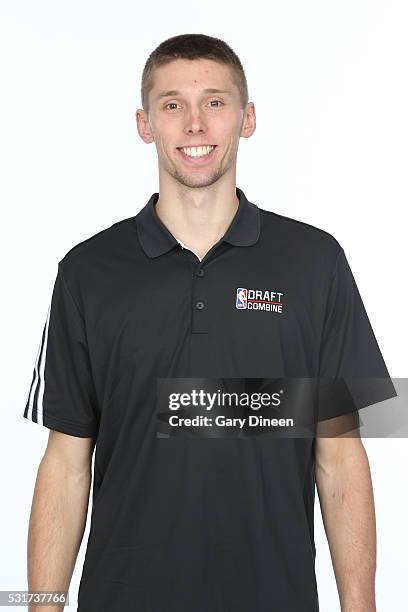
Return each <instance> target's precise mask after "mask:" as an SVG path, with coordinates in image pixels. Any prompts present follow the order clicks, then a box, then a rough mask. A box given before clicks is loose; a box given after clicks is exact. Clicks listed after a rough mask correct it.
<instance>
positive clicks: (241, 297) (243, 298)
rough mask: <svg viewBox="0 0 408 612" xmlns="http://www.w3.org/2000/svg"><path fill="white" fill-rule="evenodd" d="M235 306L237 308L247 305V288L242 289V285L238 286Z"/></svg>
mask: <svg viewBox="0 0 408 612" xmlns="http://www.w3.org/2000/svg"><path fill="white" fill-rule="evenodd" d="M235 306H236V308H239V309H242V308H246V307H247V289H244V288H243V287H238V289H237V298H236V300H235Z"/></svg>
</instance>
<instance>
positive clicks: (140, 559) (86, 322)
mask: <svg viewBox="0 0 408 612" xmlns="http://www.w3.org/2000/svg"><path fill="white" fill-rule="evenodd" d="M236 193H237V196H238V197H239V207H238V210H237V212H236V214H235V216H234V218H233V220H232V222H231V224H230V226H229V228H228V230H227V231H226V233H225V235H224V236H223V237H222V238H221V239H220V240H219V241H218V242H217V243H216V244H215V245H214V246H213V247H212V248H211V249H210V250H209V251H208V253H207V254H206V255H205V257H204V258H203V259H202V260H201V261H200V259H199V258H198V256H197V255H196V254H195V253H193V252H192V251H191V250H189V249H188V248H186V247H185V245H183V244H181V243H180V242H179V241H178V240H177V239H176V238H175V237H174V236H173V235H172V234H171V233H170V232H169V230H168V229H167V228H166V226H165V225H164V224H163V223H162V222H161V220H160V219H159V217H158V215H157V213H156V210H155V203H156V202H157V200H158V197H159V194H158V193H154V194H153V195H152V196H151V198H150V199H149V201H148V202H147V204H146V205H145V206H144V207H143V208H142V209H141V210H140V211H139V213H138V214H137V215H135V216H133V217H131V218H129V219H124V220H122V221H119V222H117V223H115V224H113V225H112V226H111V227H109V228H107V229H105V230H103V231H101V232H99V233H97V234H96V235H94V236H92V237H90V238H89V239H87V240H85V241H83V242H81V243H80V244H77V245H76V246H74V247H73V248H72V249H71V250H70V251H69V252H68V253H67V254H66V255H65V256H64V257H63V259H62V260H61V261H60V262H59V264H58V273H57V276H56V280H55V285H54V289H53V294H52V300H51V303H50V308H49V310H48V314H47V318H46V322H45V325H44V330H43V334H42V338H41V343H40V347H39V351H38V355H37V359H36V362H35V367H34V371H33V378H32V382H31V385H30V388H29V394H28V398H27V404H26V406H25V410H24V416H25V417H26V418H28V419H30V420H32V421H34V422H37V423H40V424H43V425H44V426H45V427H48V428H50V429H55V430H57V431H61V432H65V433H67V434H70V435H73V436H81V437H88V436H89V437H90V436H92V437H94V438H95V439H96V450H95V462H94V481H93V495H92V501H93V505H92V516H91V530H90V535H89V540H88V543H87V550H86V557H85V563H84V567H83V574H82V578H81V583H80V590H79V598H78V599H79V607H78V610H79V611H80V612H94V611H95V612H103V611H109V612H111V611H112V610H118V611H119V610H120V612H127V611H130V610H132V611H133V610H138V611H139V612H152V611H154V612H164V611H166V612H173V611H174V612H176V611H177V612H180V611H181V610H183V612H209V611H210V610H211V611H219V612H230V611H234V612H249V611H250V612H261V611H262V612H266V611H270V610H279V612H283V611H284V612H317V611H318V609H319V606H318V596H317V589H316V579H315V570H314V561H315V545H314V538H313V511H314V498H315V486H314V485H315V481H314V446H313V443H314V438H313V437H299V438H297V437H290V436H289V437H286V438H285V437H270V436H265V435H262V432H261V430H260V428H257V429H256V430H255V431H253V432H251V434H248V435H243V434H242V431H241V430H240V429H239V427H230V428H229V429H226V434H225V435H223V434H222V433H220V432H222V428H221V427H218V428H215V429H214V428H213V429H211V428H210V427H206V426H205V425H203V424H201V425H199V426H198V427H197V428H194V427H193V426H188V425H186V426H185V427H184V428H183V427H182V428H181V429H180V428H179V427H178V426H177V423H176V424H175V425H172V426H171V427H170V426H169V420H168V419H167V421H166V418H163V414H164V413H163V411H162V410H161V409H160V410H159V408H158V407H160V402H158V396H159V395H160V394H161V392H162V390H163V389H164V390H166V384H168V385H170V387H168V388H172V389H174V388H177V389H179V390H187V391H191V388H190V387H191V385H190V382H191V381H194V384H196V383H197V382H198V383H199V382H200V381H202V383H203V386H204V387H206V389H207V390H208V389H210V388H211V389H215V387H216V386H217V381H221V382H222V381H225V384H226V387H228V384H231V385H232V388H237V387H236V385H238V386H239V385H240V384H241V383H242V381H244V382H245V381H247V382H248V381H249V383H250V384H252V383H253V382H254V381H259V380H261V379H263V380H268V381H272V380H279V379H283V378H284V377H305V378H309V377H342V376H345V377H347V376H351V377H352V376H368V377H388V372H387V369H386V366H385V364H384V361H383V359H382V356H381V353H380V350H379V348H378V345H377V342H376V339H375V336H374V334H373V331H372V328H371V326H370V323H369V320H368V317H367V314H366V312H365V309H364V306H363V303H362V300H361V298H360V295H359V292H358V289H357V287H356V283H355V281H354V278H353V276H352V273H351V271H350V268H349V265H348V263H347V260H346V256H345V253H344V251H343V249H342V247H341V246H340V245H339V243H338V242H337V240H336V239H335V238H334V237H333V236H332V235H330V234H329V233H327V232H325V231H323V230H321V229H318V228H316V227H313V226H311V225H308V224H306V223H303V222H299V221H296V220H293V219H290V218H287V217H284V216H282V215H278V214H275V213H273V212H271V211H268V210H263V209H262V208H259V207H258V206H257V205H255V204H253V203H251V202H249V201H248V200H247V198H246V197H245V194H244V193H243V191H242V190H240V189H238V188H237V190H236ZM251 381H252V383H251ZM163 382H164V387H163ZM174 385H176V387H174ZM177 385H179V386H178V387H177ZM189 385H190V386H189ZM234 385H235V386H234ZM245 385H246V383H245V384H244V387H245ZM386 396H387V395H386V394H385V393H382V392H380V393H378V394H377V397H376V398H375V399H376V401H380V400H382V399H385V397H386ZM388 397H389V395H388ZM372 400H373V398H371V401H372ZM349 409H350V408H349V407H347V406H344V411H347V410H349ZM198 412H199V410H198V409H197V408H195V412H194V414H195V415H197V416H199V415H198V414H197V413H198ZM208 412H210V411H207V413H208ZM329 412H330V407H329ZM341 412H342V408H340V413H341ZM177 413H178V415H180V414H181V413H180V411H177V410H172V412H171V414H172V415H173V416H176V414H177ZM338 413H339V412H338ZM168 414H170V413H168ZM182 414H184V416H186V414H187V415H188V414H189V412H188V408H186V407H184V409H183V412H182ZM190 414H192V413H190ZM230 414H231V411H230ZM326 416H329V414H327V415H326ZM237 432H239V433H237Z"/></svg>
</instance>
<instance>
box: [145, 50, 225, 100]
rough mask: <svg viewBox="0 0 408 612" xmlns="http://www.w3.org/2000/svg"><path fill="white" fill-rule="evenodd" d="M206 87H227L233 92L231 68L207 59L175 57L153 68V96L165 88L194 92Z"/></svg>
mask: <svg viewBox="0 0 408 612" xmlns="http://www.w3.org/2000/svg"><path fill="white" fill-rule="evenodd" d="M206 88H219V89H224V90H225V89H228V90H229V91H231V93H234V91H235V90H234V88H236V86H235V84H234V82H233V79H232V72H231V68H230V67H229V66H227V65H225V64H221V63H220V62H216V61H214V60H209V59H196V60H185V59H177V60H174V61H172V62H169V63H168V64H165V65H163V66H159V67H158V68H155V70H154V77H153V87H152V90H151V93H152V96H153V97H154V98H155V97H156V96H157V95H158V94H159V93H160V92H163V91H166V90H177V91H180V92H182V93H189V92H191V93H196V92H198V91H200V90H201V89H206Z"/></svg>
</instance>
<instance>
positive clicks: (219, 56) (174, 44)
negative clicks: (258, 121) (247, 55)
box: [141, 34, 248, 112]
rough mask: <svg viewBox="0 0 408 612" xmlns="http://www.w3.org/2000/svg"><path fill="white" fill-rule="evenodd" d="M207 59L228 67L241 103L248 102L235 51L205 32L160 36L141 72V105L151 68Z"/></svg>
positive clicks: (150, 82)
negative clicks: (182, 61)
mask: <svg viewBox="0 0 408 612" xmlns="http://www.w3.org/2000/svg"><path fill="white" fill-rule="evenodd" d="M202 58H203V59H211V60H214V61H216V62H220V63H222V64H225V65H227V66H230V67H231V72H232V78H233V81H234V83H235V84H236V86H237V87H238V89H239V92H240V97H241V105H242V108H243V109H244V108H245V107H246V105H247V103H248V85H247V80H246V76H245V72H244V69H243V67H242V64H241V61H240V59H239V57H238V56H237V54H236V53H235V51H233V50H232V49H231V47H230V46H229V45H227V43H226V42H224V41H223V40H220V39H219V38H214V37H213V36H207V35H206V34H180V35H178V36H173V37H172V38H168V39H167V40H164V41H163V42H162V43H160V45H159V46H158V47H156V49H155V50H154V51H152V53H151V54H150V55H149V57H148V59H147V62H146V64H145V67H144V69H143V74H142V87H141V98H142V106H143V108H144V110H145V111H146V112H149V104H148V96H149V92H150V91H151V89H152V88H153V72H154V69H155V68H158V67H159V66H163V65H164V64H168V63H170V62H172V61H174V60H176V59H189V60H194V59H202Z"/></svg>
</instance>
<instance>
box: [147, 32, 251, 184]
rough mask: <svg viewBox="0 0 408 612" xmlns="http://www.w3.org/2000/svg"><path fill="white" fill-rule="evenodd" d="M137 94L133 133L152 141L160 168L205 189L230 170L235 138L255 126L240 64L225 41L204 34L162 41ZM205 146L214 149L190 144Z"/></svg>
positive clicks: (151, 55)
mask: <svg viewBox="0 0 408 612" xmlns="http://www.w3.org/2000/svg"><path fill="white" fill-rule="evenodd" d="M141 98H142V106H143V109H139V110H138V111H137V112H136V119H137V126H138V131H139V134H140V136H141V138H142V139H143V140H144V142H146V143H150V142H155V144H156V148H157V154H158V160H159V170H160V171H161V172H162V171H164V172H167V173H168V174H169V175H170V176H171V177H173V179H175V180H176V181H178V182H179V183H181V184H182V185H185V186H187V187H206V186H209V185H212V184H213V183H215V182H216V181H217V180H218V179H220V178H221V177H222V176H223V175H224V174H225V173H226V172H228V171H229V170H232V171H235V165H236V156H237V150H238V144H239V139H240V137H241V136H243V137H244V138H248V137H249V136H251V134H252V133H253V132H254V130H255V109H254V105H253V103H252V102H248V88H247V82H246V77H245V73H244V70H243V68H242V64H241V62H240V60H239V58H238V57H237V55H236V54H235V53H234V51H233V50H232V49H231V48H230V47H229V46H228V45H227V44H226V43H225V42H223V41H222V40H220V39H218V38H213V37H211V36H206V35H204V34H183V35H180V36H175V37H173V38H170V39H168V40H165V41H164V42H162V43H161V44H160V45H159V46H158V47H157V48H156V49H155V50H154V51H153V52H152V53H151V54H150V56H149V58H148V60H147V62H146V65H145V67H144V70H143V75H142V88H141ZM205 145H209V146H210V147H214V148H212V149H205V148H204V149H202V148H201V149H198V150H197V149H195V148H194V147H200V146H205ZM203 154H204V155H203Z"/></svg>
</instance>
